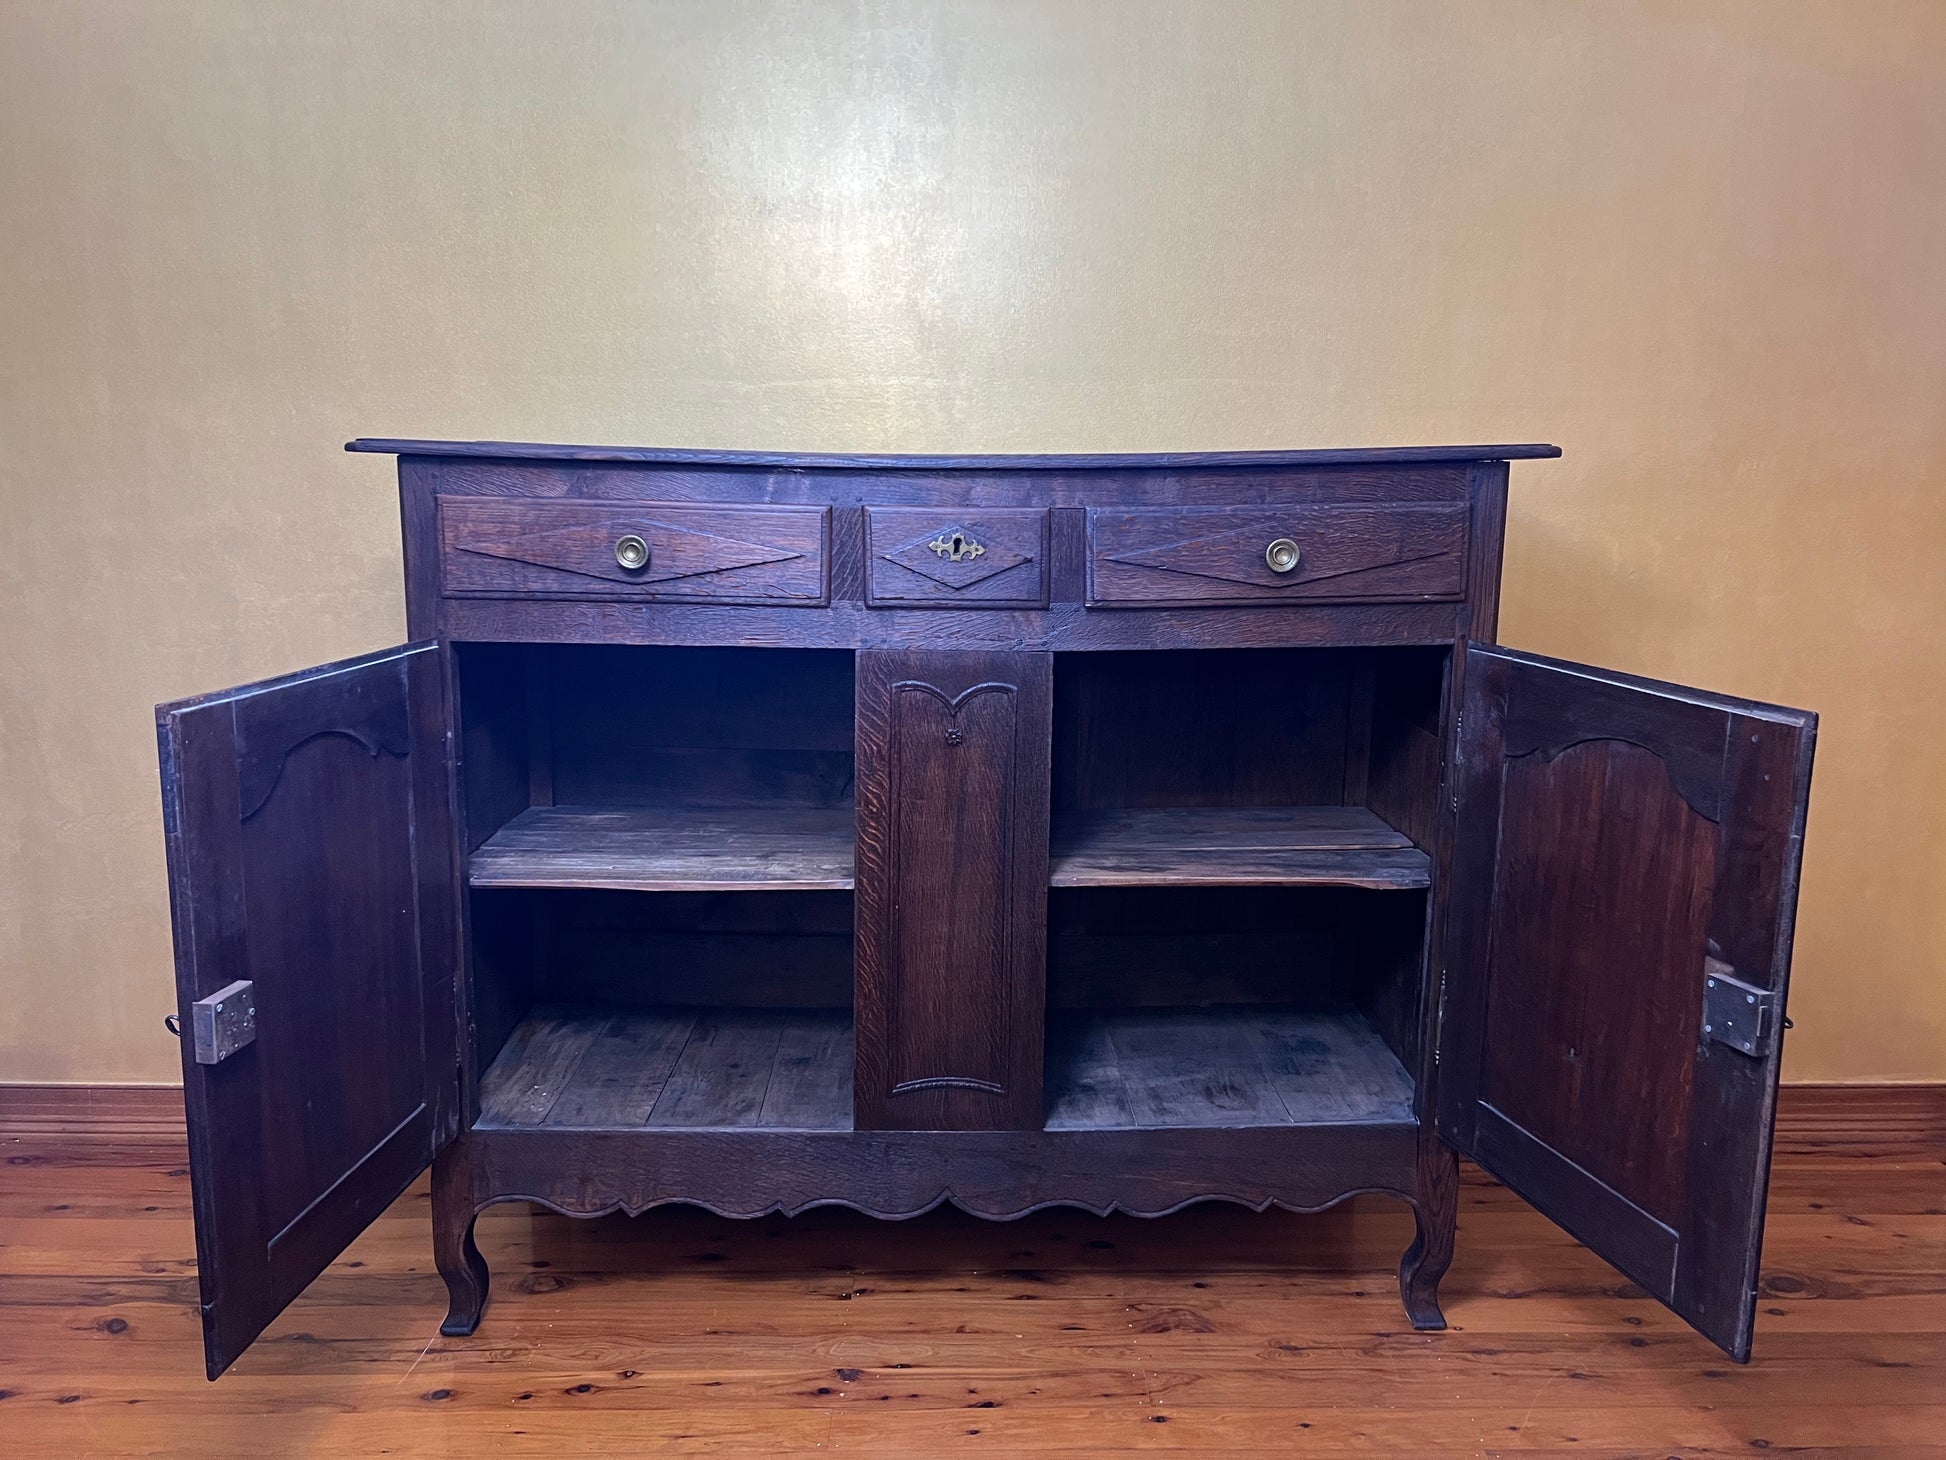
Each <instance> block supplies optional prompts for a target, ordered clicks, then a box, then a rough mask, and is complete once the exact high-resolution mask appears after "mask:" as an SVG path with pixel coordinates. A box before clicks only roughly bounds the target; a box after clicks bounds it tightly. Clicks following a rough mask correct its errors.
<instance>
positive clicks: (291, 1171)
mask: <svg viewBox="0 0 1946 1460" xmlns="http://www.w3.org/2000/svg"><path fill="white" fill-rule="evenodd" d="M447 714H448V707H447V702H446V692H445V682H444V672H443V664H442V660H441V655H440V653H439V651H438V650H437V649H436V648H435V647H432V646H426V645H419V646H413V647H408V648H404V649H394V650H388V651H386V652H385V653H382V654H378V655H373V656H370V657H368V658H364V659H354V660H347V661H345V662H343V663H341V664H334V665H329V666H326V667H325V668H322V669H317V670H313V671H310V672H309V673H306V674H302V675H296V676H292V677H290V678H287V679H282V680H273V681H269V682H266V683H264V684H258V685H250V686H246V687H244V688H242V689H237V690H231V691H228V692H226V693H224V694H220V695H212V696H206V697H204V698H201V699H196V700H189V701H185V702H183V703H181V704H176V705H164V706H162V707H161V708H160V709H158V710H157V712H156V724H157V734H158V739H159V742H160V748H161V757H162V799H163V822H164V829H165V832H166V838H167V849H168V859H169V882H170V900H171V907H172V910H173V913H174V917H175V930H176V985H177V999H178V1012H179V1014H180V1017H181V1019H182V1023H183V1025H184V1027H185V1028H187V1027H189V1025H190V1022H191V1021H190V1014H191V1007H192V1005H194V1004H195V1002H196V1001H197V1000H198V999H200V998H203V997H204V996H205V995H207V994H210V993H212V992H214V991H216V990H218V989H220V988H223V987H225V986H226V985H228V984H231V983H233V982H235V981H237V980H239V979H247V980H249V981H251V983H252V984H253V985H254V998H255V1008H256V1015H255V1019H256V1039H255V1040H254V1042H252V1043H251V1044H250V1045H248V1046H246V1047H245V1048H243V1049H241V1050H239V1051H237V1053H235V1054H234V1055H232V1056H230V1057H229V1058H227V1059H225V1060H223V1061H222V1062H221V1063H218V1064H213V1065H201V1064H198V1063H197V1062H196V1061H195V1058H194V1055H193V1052H192V1051H190V1049H189V1048H188V1045H187V1042H186V1041H185V1048H184V1057H183V1081H184V1086H185V1092H186V1097H185V1098H186V1101H187V1106H188V1115H189V1135H190V1147H191V1157H190V1164H191V1167H192V1169H193V1170H194V1171H195V1173H196V1198H197V1233H198V1238H197V1241H198V1249H197V1252H198V1268H199V1272H200V1275H201V1279H202V1303H203V1324H204V1343H205V1352H206V1357H207V1363H208V1369H209V1374H210V1376H211V1377H212V1378H214V1377H215V1376H216V1375H217V1374H219V1373H221V1372H222V1371H223V1370H224V1369H225V1368H226V1367H227V1366H228V1365H229V1364H230V1363H231V1362H232V1361H233V1360H234V1359H235V1358H236V1356H237V1355H238V1354H240V1353H242V1352H243V1350H244V1348H245V1347H247V1346H248V1344H249V1343H250V1341H251V1340H252V1339H254V1338H255V1337H256V1335H257V1334H258V1333H259V1332H260V1331H261V1330H262V1328H263V1326H264V1325H265V1324H266V1323H267V1322H269V1321H270V1319H271V1318H273V1317H275V1316H276V1314H277V1313H278V1312H279V1311H281V1310H282V1308H283V1307H284V1305H285V1304H286V1303H288V1302H289V1301H290V1300H291V1299H292V1298H293V1297H295V1296H296V1295H297V1294H298V1293H299V1292H301V1291H303V1289H304V1287H305V1285H306V1284H307V1283H309V1282H310V1281H311V1279H312V1278H314V1277H316V1276H317V1274H318V1273H319V1272H320V1271H322V1270H323V1269H324V1267H325V1266H326V1265H327V1264H328V1263H329V1262H330V1261H331V1260H332V1259H333V1258H334V1257H336V1256H337V1254H338V1253H339V1252H340V1251H342V1250H343V1248H344V1247H345V1246H346V1244H347V1243H349V1242H350V1241H351V1240H352V1239H353V1238H354V1237H355V1236H356V1235H357V1234H358V1233H359V1232H360V1231H361V1230H362V1229H363V1228H364V1226H365V1224H366V1223H367V1222H369V1221H371V1220H372V1219H373V1218H374V1217H376V1216H377V1215H378V1214H379V1213H380V1212H381V1211H383V1210H384V1209H385V1207H386V1205H387V1204H388V1203H390V1202H391V1201H392V1199H393V1198H394V1197H396V1196H397V1195H398V1194H399V1192H400V1191H402V1190H403V1189H404V1188H405V1186H406V1184H407V1183H409V1182H410V1181H411V1180H412V1179H413V1178H414V1177H416V1176H417V1175H418V1174H419V1173H420V1172H421V1171H423V1170H424V1169H425V1168H426V1165H427V1163H429V1162H430V1161H431V1160H432V1157H433V1155H434V1153H435V1152H436V1151H437V1150H438V1149H439V1147H440V1146H442V1145H443V1144H445V1143H446V1142H447V1141H449V1140H451V1139H452V1138H453V1135H454V1134H455V1131H456V1129H457V1127H458V1124H459V1119H460V1105H461V1096H460V1088H459V1079H458V1067H459V1043H458V1034H459V1019H458V1011H457V1007H456V1005H455V998H456V990H455V986H454V974H455V970H456V964H457V957H458V955H457V941H456V940H457V936H458V907H457V899H456V894H457V890H458V883H457V878H456V871H457V869H456V867H455V865H454V854H455V844H454V840H453V838H454V831H453V819H452V800H451V798H452V787H451V782H450V779H449V762H448V759H447V756H446V752H445V743H446V725H447Z"/></svg>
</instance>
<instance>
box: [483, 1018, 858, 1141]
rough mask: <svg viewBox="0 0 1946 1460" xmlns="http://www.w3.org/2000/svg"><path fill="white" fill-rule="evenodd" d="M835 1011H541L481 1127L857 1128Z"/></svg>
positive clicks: (506, 1054)
mask: <svg viewBox="0 0 1946 1460" xmlns="http://www.w3.org/2000/svg"><path fill="white" fill-rule="evenodd" d="M851 1066H852V1047H851V1019H850V1016H849V1015H848V1014H847V1013H845V1012H844V1011H843V1010H836V1009H790V1010H782V1009H732V1008H661V1009H656V1008H646V1009H630V1010H625V1011H611V1010H608V1009H599V1008H597V1009H588V1008H559V1007H547V1006H543V1007H540V1008H537V1009H535V1010H534V1011H533V1012H532V1013H531V1014H529V1015H528V1016H527V1018H526V1020H524V1021H523V1022H522V1024H521V1026H520V1028H519V1029H517V1030H515V1031H514V1036H513V1038H512V1039H510V1040H509V1041H508V1042H507V1047H506V1048H505V1049H504V1050H502V1051H501V1054H500V1058H499V1059H498V1060H496V1061H495V1062H494V1065H493V1067H492V1068H491V1069H490V1070H488V1071H487V1073H486V1077H485V1080H484V1082H483V1089H482V1092H481V1102H480V1107H481V1108H480V1122H479V1125H480V1128H481V1129H489V1130H491V1129H499V1128H502V1127H525V1128H530V1129H545V1130H576V1131H588V1130H641V1129H689V1130H736V1129H762V1130H772V1131H792V1130H849V1129H850V1128H851Z"/></svg>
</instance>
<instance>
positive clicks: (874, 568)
mask: <svg viewBox="0 0 1946 1460" xmlns="http://www.w3.org/2000/svg"><path fill="white" fill-rule="evenodd" d="M865 601H866V602H867V603H869V604H870V605H871V606H872V607H874V608H1046V607H1047V512H1046V510H1045V509H1043V508H1038V507H1034V508H1018V507H1016V508H1005V507H999V508H996V507H981V508H975V509H973V510H971V511H966V512H955V511H953V510H952V509H950V508H939V507H867V508H866V509H865Z"/></svg>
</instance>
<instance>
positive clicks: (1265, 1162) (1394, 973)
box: [157, 440, 1816, 1377]
mask: <svg viewBox="0 0 1946 1460" xmlns="http://www.w3.org/2000/svg"><path fill="white" fill-rule="evenodd" d="M350 449H352V450H354V451H368V452H381V453H390V454H394V455H396V456H397V458H398V475H399V491H400V502H401V506H402V513H403V542H404V558H405V564H404V566H405V585H406V618H407V625H408V632H409V637H410V640H411V642H409V643H407V644H406V645H404V646H403V647H400V648H395V649H387V650H383V651H381V652H379V653H376V654H372V655H369V656H367V657H364V658H359V659H352V660H347V661H345V662H343V663H339V664H332V665H326V666H324V667H321V668H317V669H311V670H306V671H303V672H301V673H298V674H295V675H291V676H289V677H287V678H283V679H277V680H271V681H267V682H265V683H261V684H255V685H250V686H246V687H244V688H241V689H235V690H230V691H227V692H224V693H220V694H214V695H209V696H205V697H202V698H198V699H193V700H186V701H183V702H181V703H178V704H173V705H167V706H164V707H162V708H161V709H160V710H159V711H158V714H157V723H158V733H159V739H160V748H161V765H162V786H163V805H164V819H165V827H166V833H167V843H168V863H169V877H170V889H171V896H172V906H173V914H174V926H175V951H176V970H177V984H178V994H179V1007H178V1011H177V1016H176V1017H177V1019H179V1021H180V1038H181V1042H182V1053H183V1074H184V1081H185V1098H186V1103H187V1110H188V1118H189V1133H190V1147H191V1172H192V1180H193V1185H194V1198H195V1212H196V1241H197V1258H198V1265H199V1275H200V1281H201V1291H202V1315H203V1324H204V1333H205V1339H206V1347H207V1356H208V1367H209V1372H210V1375H211V1376H212V1377H214V1376H216V1375H217V1374H219V1373H220V1372H221V1371H222V1370H223V1369H224V1368H226V1367H227V1366H228V1365H229V1364H230V1363H231V1362H232V1361H233V1360H234V1359H235V1358H236V1357H237V1356H238V1355H239V1354H240V1353H241V1352H242V1351H243V1350H244V1349H245V1348H246V1347H247V1346H248V1345H249V1344H250V1343H251V1342H252V1340H253V1339H255V1337H256V1336H257V1335H258V1334H259V1333H260V1332H261V1331H262V1330H263V1328H264V1326H265V1325H266V1324H267V1323H269V1322H270V1321H271V1320H272V1319H273V1318H274V1317H275V1316H276V1315H277V1314H278V1313H279V1312H280V1311H282V1309H283V1308H284V1307H285V1306H286V1305H287V1304H288V1303H289V1302H290V1301H291V1300H292V1299H293V1298H294V1297H295V1296H296V1295H297V1294H298V1293H299V1292H301V1291H302V1290H303V1289H304V1287H305V1286H306V1285H307V1284H308V1283H310V1282H311V1280H312V1279H313V1278H315V1277H316V1276H317V1275H318V1274H319V1273H320V1272H321V1271H322V1270H323V1269H324V1268H325V1267H326V1266H327V1265H328V1264H329V1263H330V1262H331V1261H332V1260H333V1259H334V1258H335V1257H336V1256H337V1255H338V1254H339V1253H340V1252H341V1251H342V1250H343V1249H344V1248H345V1247H346V1246H347V1244H349V1243H350V1242H351V1241H352V1239H353V1238H355V1237H356V1236H357V1235H358V1233H359V1232H360V1231H362V1230H363V1229H364V1227H365V1226H366V1225H367V1224H368V1223H369V1222H370V1221H371V1220H372V1219H373V1218H374V1217H376V1216H377V1215H378V1214H379V1213H380V1212H381V1211H383V1210H384V1209H385V1207H386V1206H387V1205H388V1204H389V1203H390V1202H392V1201H393V1200H394V1199H395V1198H396V1197H398V1196H399V1194H400V1193H401V1192H403V1191H404V1190H405V1189H406V1188H407V1186H409V1185H410V1184H411V1183H412V1182H413V1181H414V1180H415V1179H416V1178H417V1177H418V1176H419V1175H420V1174H421V1173H422V1172H423V1171H425V1170H426V1169H427V1167H428V1166H430V1167H431V1168H432V1173H433V1176H432V1217H433V1228H434V1232H433V1236H434V1245H435V1252H436V1256H437V1261H438V1267H439V1270H440V1272H441V1274H442V1275H443V1276H444V1278H445V1281H446V1284H447V1287H448V1290H449V1293H450V1298H451V1307H450V1311H449V1313H448V1315H447V1317H446V1320H445V1322H444V1324H443V1326H442V1331H443V1332H445V1333H448V1334H466V1333H470V1332H472V1331H473V1329H474V1327H475V1325H477V1324H478V1323H479V1322H480V1320H481V1314H482V1309H483V1308H484V1306H485V1303H486V1298H487V1287H488V1274H487V1269H486V1265H485V1263H484V1261H483V1260H482V1258H481V1255H480V1252H479V1250H478V1249H477V1247H476V1246H475V1245H474V1242H473V1237H472V1229H473V1222H474V1218H475V1217H476V1215H477V1214H478V1213H479V1212H480V1211H481V1210H482V1209H484V1208H485V1207H487V1206H489V1205H491V1204H493V1203H495V1202H502V1201H514V1200H518V1201H527V1202H535V1203H540V1204H542V1205H544V1206H546V1207H550V1208H552V1209H554V1210H555V1211H558V1212H563V1213H568V1214H572V1215H593V1214H597V1213H606V1212H613V1211H617V1210H620V1211H626V1212H631V1213H636V1212H641V1211H643V1210H645V1209H647V1208H650V1207H654V1206H657V1205H660V1204H662V1203H667V1202H689V1203H696V1204H699V1205H701V1206H704V1207H707V1208H709V1209H710V1210H711V1211H713V1212H716V1213H719V1214H723V1215H726V1216H739V1217H742V1216H755V1215H758V1214H762V1213H771V1212H787V1213H788V1212H796V1211H801V1210H803V1209H805V1208H807V1207H812V1206H816V1205H819V1204H824V1203H838V1204H843V1205H846V1206H850V1207H854V1208H857V1209H858V1210H860V1211H863V1212H867V1213H870V1214H872V1215H873V1216H877V1217H885V1218H896V1217H907V1216H912V1215H914V1214H916V1213H920V1212H924V1211H926V1210H928V1209H930V1208H932V1207H934V1206H936V1205H937V1204H939V1203H941V1202H953V1203H956V1204H957V1205H959V1206H961V1207H963V1208H965V1209H966V1210H968V1211H971V1212H975V1213H978V1214H980V1215H982V1216H987V1217H994V1218H1007V1217H1015V1216H1019V1215H1021V1214H1023V1213H1026V1212H1031V1211H1034V1210H1036V1209H1038V1208H1041V1207H1046V1206H1049V1205H1054V1204H1062V1205H1070V1206H1075V1207H1081V1208H1085V1209H1087V1210H1089V1211H1093V1212H1109V1211H1122V1212H1128V1213H1135V1214H1139V1215H1144V1216H1160V1215H1162V1214H1165V1213H1168V1212H1172V1211H1175V1210H1176V1209H1178V1208H1180V1207H1182V1206H1184V1205H1186V1204H1188V1203H1191V1202H1197V1201H1204V1200H1225V1201H1231V1202H1239V1203H1243V1204H1245V1205H1248V1206H1251V1207H1255V1208H1258V1209H1263V1208H1266V1207H1269V1206H1271V1205H1273V1204H1274V1205H1277V1206H1281V1207H1286V1208H1290V1209H1293V1210H1299V1211H1313V1210H1317V1209H1320V1208H1324V1207H1327V1206H1330V1205H1332V1204H1333V1203H1335V1202H1338V1201H1341V1200H1343V1199H1344V1198H1345V1197H1347V1196H1349V1195H1352V1194H1354V1193H1363V1192H1380V1193H1386V1194H1389V1195H1391V1196H1394V1197H1397V1198H1398V1199H1400V1200H1402V1201H1404V1202H1406V1203H1408V1204H1409V1205H1410V1207H1411V1209H1412V1211H1413V1213H1414V1214H1415V1216H1416V1219H1417V1235H1416V1237H1415V1238H1414V1240H1413V1242H1412V1245H1411V1247H1410V1249H1409V1250H1408V1251H1407V1252H1406V1253H1405V1254H1404V1257H1403V1260H1402V1262H1401V1264H1400V1268H1399V1290H1400V1295H1401V1297H1402V1299H1403V1301H1404V1305H1405V1309H1406V1312H1407V1313H1408V1315H1409V1316H1410V1319H1411V1321H1412V1323H1413V1324H1414V1325H1415V1326H1416V1327H1419V1328H1439V1327H1442V1326H1443V1319H1442V1317H1441V1314H1440V1309H1439V1303H1438V1296H1437V1290H1438V1285H1439V1281H1440V1278H1441V1276H1442V1274H1443V1273H1444V1272H1445V1270H1446V1267H1447V1264H1448V1262H1449V1261H1450V1259H1451V1257H1452V1253H1453V1244H1454V1235H1455V1216H1456V1205H1457V1169H1458V1168H1457V1158H1458V1155H1461V1154H1464V1155H1466V1156H1469V1157H1471V1158H1472V1159H1474V1160H1476V1161H1477V1162H1479V1163H1480V1165H1482V1166H1483V1167H1485V1168H1486V1169H1487V1170H1488V1171H1489V1172H1491V1173H1492V1174H1493V1175H1494V1176H1496V1177H1497V1178H1499V1179H1500V1180H1501V1181H1502V1182H1504V1183H1505V1184H1506V1185H1507V1186H1508V1187H1510V1188H1511V1189H1512V1190H1513V1191H1515V1192H1516V1193H1518V1194H1519V1195H1520V1196H1521V1197H1523V1198H1524V1199H1525V1200H1527V1201H1529V1202H1531V1203H1532V1204H1533V1205H1534V1206H1535V1207H1537V1208H1538V1209H1539V1210H1541V1211H1542V1212H1544V1213H1546V1214H1547V1215H1548V1216H1549V1217H1551V1218H1553V1219H1554V1220H1555V1221H1556V1222H1558V1223H1560V1225H1561V1226H1563V1227H1564V1228H1566V1229H1567V1231H1568V1232H1570V1233H1572V1234H1573V1235H1574V1236H1575V1237H1576V1238H1578V1239H1579V1240H1580V1241H1582V1242H1584V1243H1585V1244H1587V1245H1588V1246H1589V1247H1591V1248H1592V1249H1594V1250H1595V1251H1596V1252H1598V1253H1600V1254H1601V1255H1602V1256H1603V1257H1605V1258H1606V1259H1607V1260H1608V1261H1610V1262H1612V1263H1613V1264H1614V1265H1615V1266H1616V1267H1617V1268H1619V1269H1620V1270H1621V1271H1622V1272H1623V1273H1624V1274H1626V1276H1627V1277H1628V1278H1629V1279H1630V1280H1631V1281H1632V1282H1634V1283H1635V1284H1638V1285H1639V1286H1640V1287H1641V1288H1643V1289H1644V1290H1645V1291H1647V1292H1648V1293H1650V1294H1653V1295H1654V1296H1655V1297H1656V1298H1658V1299H1660V1300H1661V1301H1662V1302H1664V1303H1666V1304H1667V1305H1668V1306H1669V1307H1670V1308H1672V1309H1673V1310H1675V1312H1677V1313H1678V1314H1680V1315H1681V1316H1682V1317H1684V1318H1685V1319H1687V1320H1688V1321H1689V1322H1690V1323H1691V1324H1693V1325H1694V1326H1695V1327H1696V1328H1697V1329H1699V1330H1700V1331H1701V1332H1702V1333H1703V1334H1704V1335H1706V1336H1707V1337H1708V1338H1710V1339H1711V1340H1713V1341H1714V1342H1716V1343H1717V1344H1719V1345H1721V1346H1722V1347H1723V1348H1724V1349H1726V1350H1727V1351H1729V1353H1730V1354H1731V1355H1732V1356H1733V1357H1735V1358H1737V1359H1745V1358H1747V1357H1748V1355H1749V1352H1750V1341H1751V1325H1752V1320H1753V1314H1754V1307H1755V1294H1756V1289H1757V1263H1758V1256H1759V1249H1760V1245H1761V1240H1762V1233H1763V1210H1764V1198H1765V1191H1766V1186H1767V1183H1768V1179H1769V1161H1770V1147H1771V1132H1772V1123H1773V1115H1774V1108H1775V1100H1776V1089H1777V1072H1778V1059H1779V1046H1780V1042H1781V1037H1782V1032H1783V1029H1784V1027H1785V1022H1786V1021H1785V1018H1784V995H1785V983H1786V978H1787V975H1788V971H1789V962H1790V946H1791V930H1792V922H1793V917H1794V912H1795V903H1796V888H1797V877H1798V865H1799V852H1800V847H1801V843H1802V836H1803V828H1804V816H1805V806H1806V800H1807V796H1808V791H1809V783H1810V769H1811V753H1812V743H1813V737H1814V734H1815V729H1816V719H1815V717H1814V716H1812V715H1810V714H1807V713H1804V712H1801V711H1797V710H1789V709H1781V708H1778V707H1775V706H1771V705H1764V704H1756V703H1752V702H1749V701H1745V700H1739V699H1732V698H1728V697H1725V696H1721V695H1715V694H1708V693H1703V692H1700V691H1696V690H1689V689H1682V688H1678V687H1676V686H1673V685H1669V684H1662V683H1657V682H1653V681H1649V680H1644V679H1639V678H1635V677H1631V676H1629V675H1625V674H1618V673H1612V672H1609V671H1606V670H1601V669H1590V668H1586V667H1583V666H1580V665H1575V664H1568V663H1562V662H1560V661H1557V660H1552V659H1547V658H1542V657H1539V656H1536V655H1533V654H1527V653H1521V652H1517V651H1515V650H1512V649H1507V648H1503V647H1500V646H1499V645H1498V644H1497V642H1496V633H1495V621H1496V615H1497V607H1498V598H1499V586H1500V563H1501V539H1502V532H1503V526H1504V520H1505V509H1506V498H1507V484H1508V474H1509V463H1510V462H1512V461H1516V460H1528V459H1534V458H1545V457H1553V456H1557V455H1559V452H1558V451H1557V450H1556V449H1555V448H1553V447H1550V446H1460V447H1431V448H1413V449H1381V450H1360V451H1275V452H1233V453H1205V454H1178V455H1151V456H1132V455H1131V456H1011V457H1007V456H988V457H977V456H974V457H918V456H904V457H899V456H834V455H783V454H769V453H739V452H710V451H672V450H649V449H623V448H596V447H563V446H537V445H522V444H515V443H506V442H437V441H403V440H366V441H356V442H353V443H351V448H350Z"/></svg>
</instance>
